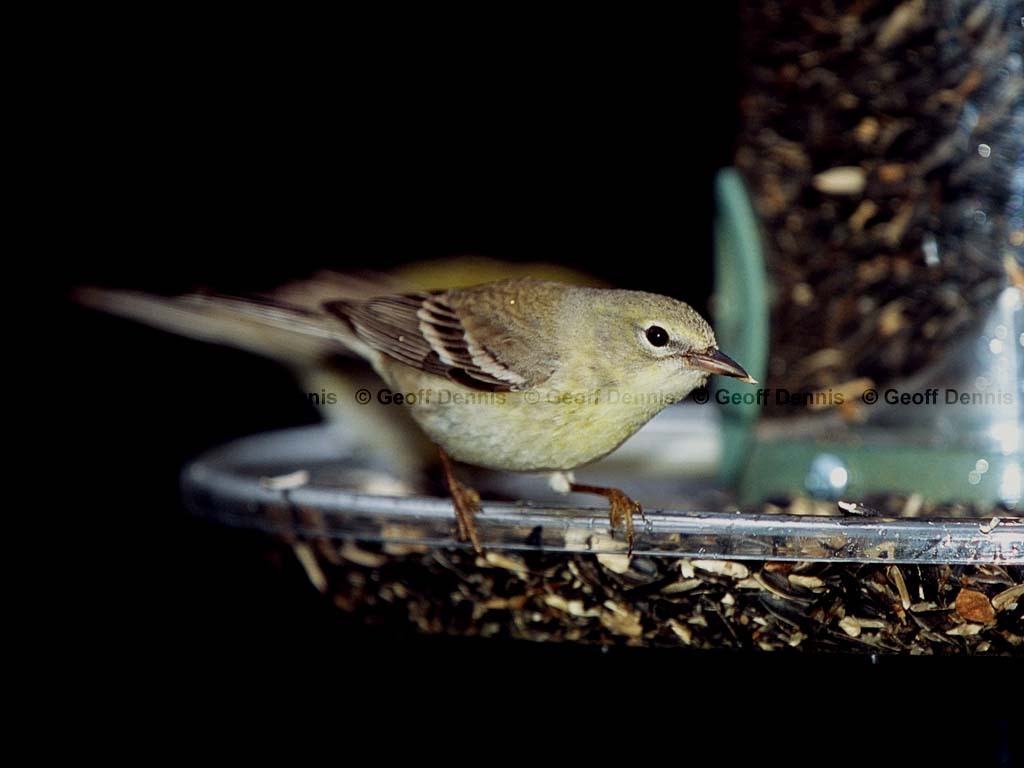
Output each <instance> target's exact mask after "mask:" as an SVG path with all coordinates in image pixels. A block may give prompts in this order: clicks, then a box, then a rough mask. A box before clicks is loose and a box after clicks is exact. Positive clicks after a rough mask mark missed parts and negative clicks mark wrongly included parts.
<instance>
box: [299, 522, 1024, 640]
mask: <svg viewBox="0 0 1024 768" xmlns="http://www.w3.org/2000/svg"><path fill="white" fill-rule="evenodd" d="M294 546H295V548H296V552H297V554H298V555H299V559H300V561H301V562H302V563H303V564H304V565H305V567H306V569H307V573H309V575H310V577H311V579H312V580H313V582H314V583H315V584H316V585H317V586H318V587H319V588H320V589H321V590H322V591H323V592H325V593H326V594H328V595H329V596H330V597H331V598H332V599H333V601H334V603H335V604H336V606H337V607H338V608H340V609H341V610H342V611H344V612H346V613H347V614H348V615H349V616H350V618H351V619H353V620H356V621H360V622H365V623H369V624H378V625H379V624H390V625H392V626H395V627H408V626H410V625H411V626H412V627H414V628H415V629H416V630H417V631H419V632H423V633H430V634H451V635H464V636H484V637H501V638H513V639H522V640H531V641H539V642H575V643H586V644H599V645H633V646H676V647H690V648H737V649H760V650H764V651H773V650H787V649H788V650H793V649H796V650H801V651H812V650H813V651H835V652H863V653H898V654H993V655H1011V656H1022V655H1024V619H1022V606H1024V567H1021V566H1009V567H1002V566H996V565H977V566H953V565H929V566H915V565H895V564H891V565H885V564H870V565H864V564H851V563H812V562H803V563H801V562H797V563H791V562H765V561H743V562H740V561H729V560H680V559H673V558H663V557H638V556H634V557H632V558H628V557H626V556H625V555H624V554H611V555H587V554H581V555H561V554H543V553H529V554H516V553H509V552H497V551H496V552H489V553H487V554H486V555H484V556H477V555H475V554H473V553H471V552H467V551H464V550H454V549H448V550H440V549H426V548H424V547H420V546H410V545H401V546H395V545H384V546H383V548H382V547H381V546H380V545H373V544H368V543H363V544H359V543H355V542H349V543H347V544H345V545H344V546H342V547H340V548H339V547H337V546H332V545H330V544H328V543H327V542H326V541H322V540H321V541H319V542H317V541H313V542H302V543H296V544H294Z"/></svg>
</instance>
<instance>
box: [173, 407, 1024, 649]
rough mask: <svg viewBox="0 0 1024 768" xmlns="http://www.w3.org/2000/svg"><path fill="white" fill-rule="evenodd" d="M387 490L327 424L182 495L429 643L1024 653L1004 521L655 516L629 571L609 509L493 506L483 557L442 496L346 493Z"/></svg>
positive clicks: (654, 476)
mask: <svg viewBox="0 0 1024 768" xmlns="http://www.w3.org/2000/svg"><path fill="white" fill-rule="evenodd" d="M684 420H685V419H674V418H673V417H671V416H670V417H669V418H667V419H664V420H663V421H662V426H661V428H660V434H656V435H653V436H651V435H649V434H648V435H647V436H646V437H645V436H643V433H642V436H641V437H640V439H639V441H638V443H637V444H635V445H633V446H632V447H630V445H629V444H627V446H625V447H624V448H623V454H624V455H623V458H622V462H623V463H625V464H629V463H630V462H631V455H632V454H637V453H640V452H643V451H644V450H646V447H645V445H644V440H645V439H653V440H657V441H659V442H661V443H662V444H663V443H664V440H665V439H666V438H669V437H670V436H671V435H670V434H669V433H671V432H672V430H673V429H676V428H677V427H678V428H681V425H682V423H683V421H684ZM691 426H692V424H691ZM657 431H658V430H655V432H657ZM709 434H711V432H710V431H709ZM633 458H634V459H635V458H636V457H635V455H634V456H633ZM614 466H615V465H614V464H610V465H609V473H608V474H611V475H612V476H613V478H614V475H615V472H614ZM651 469H652V472H651V477H650V478H648V479H646V480H645V479H644V477H643V476H640V477H639V479H638V478H637V477H634V478H633V480H632V481H631V482H630V483H629V485H628V490H629V491H630V492H631V494H632V495H634V496H636V497H637V498H638V499H639V500H641V501H647V498H646V497H645V495H644V491H643V489H644V488H645V487H649V489H650V493H651V494H652V495H654V496H655V497H660V498H664V497H665V485H666V476H665V474H664V472H662V473H661V475H660V476H659V473H658V471H657V470H658V467H657V466H655V467H653V468H651ZM661 469H662V470H664V469H665V468H664V467H661ZM382 477H384V478H386V474H385V473H383V472H382V470H381V469H380V467H377V466H374V465H373V463H372V461H371V460H369V459H368V458H367V455H366V454H365V452H360V451H359V450H358V449H357V447H356V446H355V445H353V443H352V442H351V441H350V439H349V438H348V437H347V436H346V434H345V432H344V430H343V429H341V428H339V427H337V426H321V427H312V428H302V429H296V430H289V431H285V432H279V433H272V434H266V435H259V436H255V437H252V438H248V439H245V440H242V441H239V442H236V443H233V444H231V445H228V446H226V447H223V448H221V449H218V450H215V451H213V452H211V453H209V454H207V455H205V456H203V457H201V458H200V459H199V460H197V461H196V462H194V463H193V464H191V465H190V466H189V467H188V468H187V469H186V471H185V474H184V478H183V483H184V491H185V496H186V499H187V503H188V505H189V507H190V508H191V510H192V511H193V513H194V514H197V515H199V516H201V517H204V518H210V519H214V520H217V521H220V522H222V523H226V524H229V525H232V526H238V527H243V528H251V529H258V530H262V531H264V532H266V533H267V534H270V535H272V536H273V537H274V538H275V539H276V540H278V541H279V542H283V543H285V544H286V545H289V546H291V547H293V548H294V550H295V553H296V555H297V557H298V559H299V561H300V562H301V563H302V565H303V566H304V567H305V568H306V571H307V573H308V575H309V577H310V579H311V581H312V582H313V583H314V584H315V585H316V586H317V588H319V589H320V590H321V591H323V592H325V593H326V594H328V595H330V596H331V597H332V598H333V600H334V602H335V604H336V605H338V607H339V608H340V609H342V610H345V611H347V612H349V613H352V614H355V615H356V616H357V617H358V616H362V617H363V618H365V619H367V620H373V621H375V622H379V621H381V620H385V621H397V622H410V623H412V624H414V625H416V626H417V627H418V628H419V629H420V630H422V631H424V632H434V633H448V634H467V635H474V634H480V635H494V636H503V637H514V638H523V639H530V640H543V641H571V642H583V643H600V644H615V643H626V644H631V645H662V646H663V645H677V646H691V647H753V648H761V649H765V650H769V649H784V648H799V649H803V650H837V651H862V652H871V653H877V652H891V653H999V654H1011V655H1012V654H1021V653H1024V646H1022V638H1024V626H1022V619H1021V604H1022V603H1024V520H1021V519H1019V518H1016V517H1013V516H1009V515H1007V514H1005V513H1003V514H994V515H992V516H987V517H985V518H983V519H979V518H959V519H929V518H910V519H894V518H882V517H859V516H844V515H841V514H838V511H837V513H836V514H834V515H780V514H764V513H757V514H747V513H740V512H737V511H736V510H735V508H733V509H731V510H725V511H723V510H721V509H720V510H715V509H702V508H700V507H694V508H682V509H651V508H648V509H647V521H646V522H642V521H639V520H638V521H637V536H636V543H635V547H634V551H633V554H632V557H628V556H627V555H626V552H625V544H624V543H623V541H622V540H621V533H616V535H614V536H612V535H609V530H608V514H607V511H606V508H605V507H604V506H602V505H599V504H595V505H594V506H588V507H586V508H583V507H571V506H568V505H566V504H565V503H562V504H556V503H546V502H545V503H543V504H539V503H525V502H519V503H505V502H489V501H486V500H485V502H484V504H483V512H482V514H481V515H480V516H479V518H478V520H479V531H480V537H481V541H482V543H483V545H484V548H485V554H484V555H482V556H479V555H477V554H475V553H474V552H473V551H472V550H471V549H469V548H468V547H467V546H465V545H463V544H459V543H456V542H455V541H454V540H453V536H452V532H453V529H454V517H453V512H452V508H451V503H450V501H448V500H447V499H442V498H430V497H424V496H387V495H380V494H377V493H363V492H355V491H353V490H351V488H352V487H360V486H363V487H365V486H366V483H367V482H368V478H369V482H370V483H371V484H372V483H378V484H379V483H380V482H381V481H380V478H382ZM375 478H376V479H375ZM614 479H617V478H614ZM676 485H677V486H678V485H679V483H678V481H677V482H676ZM691 485H692V484H691ZM637 488H640V489H641V490H639V491H637V490H636V489H637ZM698 496H699V494H698ZM485 498H486V494H485ZM524 498H530V497H529V496H524ZM572 498H573V499H575V498H578V497H572ZM679 498H680V499H681V500H683V502H682V503H687V504H688V503H691V502H689V501H686V499H687V497H685V496H679ZM695 498H696V497H695ZM704 498H715V497H714V496H713V495H710V496H709V495H708V494H704ZM719 498H720V497H719ZM719 506H720V507H725V506H726V505H725V504H721V503H719Z"/></svg>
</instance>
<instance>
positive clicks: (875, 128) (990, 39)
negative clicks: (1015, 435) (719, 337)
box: [736, 0, 1024, 391]
mask: <svg viewBox="0 0 1024 768" xmlns="http://www.w3.org/2000/svg"><path fill="white" fill-rule="evenodd" d="M1020 11H1021V4H1020V3H1019V2H1006V1H1002V0H995V1H993V0H984V1H982V2H976V3H971V2H961V1H960V0H935V1H934V2H925V0H906V2H902V3H894V2H881V1H877V0H854V1H853V2H829V3H823V4H813V3H812V4H807V3H805V4H796V5H794V4H792V3H786V2H781V0H767V1H766V2H745V3H743V5H742V9H741V12H740V25H741V47H740V56H741V62H740V65H741V72H742V73H743V77H744V78H745V81H744V85H743V95H742V98H741V105H740V111H741V118H740V120H741V129H740V138H739V148H738V151H737V155H736V165H737V166H738V167H739V168H740V169H741V171H742V173H743V174H744V176H745V178H746V179H747V182H748V186H749V189H750V191H751V194H752V198H753V202H754V206H755V209H756V211H757V213H758V215H759V218H760V221H761V223H762V231H763V233H764V235H765V245H766V248H767V261H768V269H769V275H770V280H771V283H772V291H773V297H772V350H771V355H772V357H771V364H770V379H771V381H770V384H771V385H772V386H775V387H785V388H788V389H790V390H795V391H808V390H816V389H821V388H825V387H829V386H836V385H842V384H844V383H846V382H850V381H853V380H857V379H862V378H868V379H871V380H872V381H874V382H875V383H877V384H882V383H886V382H890V381H893V380H896V379H898V378H899V377H901V376H905V375H910V374H913V373H916V372H918V371H920V370H921V369H923V368H925V367H927V366H928V365H929V364H930V363H932V362H935V361H936V360H938V359H939V358H940V357H941V356H942V355H943V354H946V353H948V352H949V350H950V348H951V346H952V344H953V342H954V341H955V340H956V339H957V338H959V337H961V336H962V335H963V334H964V333H965V332H966V331H969V329H971V328H972V327H973V326H974V325H975V324H976V323H977V322H978V321H979V320H980V319H981V318H982V317H983V316H984V314H985V312H986V309H988V308H990V307H991V306H992V302H993V299H994V297H995V296H996V295H997V294H998V292H999V291H1000V290H1001V289H1002V288H1003V286H1005V285H1006V284H1007V281H1008V276H1007V273H1010V274H1011V275H1012V274H1019V270H1020V265H1021V263H1022V261H1021V260H1022V257H1021V253H1022V249H1024V224H1022V221H1024V210H1022V206H1024V203H1022V200H1021V190H1019V189H1014V188H1013V184H1014V183H1019V179H1020V176H1021V174H1022V173H1024V106H1022V104H1024V66H1022V53H1024V29H1022V28H1021V22H1020V16H1021V14H1020ZM1015 175H1016V178H1017V179H1018V181H1017V182H1014V178H1015Z"/></svg>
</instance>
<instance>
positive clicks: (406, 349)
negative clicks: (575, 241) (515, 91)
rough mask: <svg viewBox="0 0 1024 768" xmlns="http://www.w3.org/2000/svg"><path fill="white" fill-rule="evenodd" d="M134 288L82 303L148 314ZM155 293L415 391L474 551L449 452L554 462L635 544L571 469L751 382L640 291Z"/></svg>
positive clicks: (693, 328) (621, 501)
mask: <svg viewBox="0 0 1024 768" xmlns="http://www.w3.org/2000/svg"><path fill="white" fill-rule="evenodd" d="M133 296H134V298H133ZM138 297H139V295H137V294H136V295H132V294H118V293H116V292H107V291H97V290H96V289H83V291H81V292H80V293H79V300H80V301H81V302H82V303H85V304H89V305H92V306H97V307H100V308H103V309H107V310H109V311H113V312H115V313H118V314H128V315H132V316H135V317H139V318H141V319H146V315H147V313H148V312H149V310H146V309H145V304H144V303H143V305H138V306H136V305H137V304H138V302H139V300H140V299H139V298H138ZM133 301H134V302H136V305H133V304H132V302H133ZM157 301H158V302H162V304H158V303H156V302H154V303H153V305H152V306H153V308H154V310H155V311H156V310H158V311H159V312H161V313H163V314H164V315H168V313H172V314H173V312H176V311H181V310H182V309H184V310H186V311H188V312H198V313H204V314H210V313H225V312H226V313H227V314H228V315H231V316H234V317H237V318H245V319H247V320H250V321H251V320H256V321H259V322H261V323H263V324H265V325H270V326H273V327H275V328H278V329H286V330H288V331H290V332H295V333H298V334H300V335H306V336H309V337H316V338H318V339H319V340H321V341H323V340H327V341H329V342H331V343H336V344H337V345H340V346H342V347H345V348H347V349H348V350H350V351H352V352H354V353H355V354H357V355H359V356H361V357H363V358H365V359H366V360H367V361H368V362H369V363H370V364H371V365H372V366H373V368H374V370H375V371H376V372H377V374H378V375H379V376H380V377H381V378H382V379H383V380H384V381H385V382H386V383H387V385H388V386H389V387H390V388H391V389H392V390H393V391H395V392H415V393H419V396H418V397H416V398H410V399H414V400H415V402H413V403H412V404H409V405H408V408H409V411H410V413H411V415H412V417H413V418H414V420H415V421H416V422H417V423H418V424H419V426H420V427H421V428H422V429H423V431H424V432H425V433H426V434H427V436H428V437H429V438H430V439H431V440H432V441H433V442H434V443H435V444H436V445H437V446H438V448H439V449H440V457H441V465H442V468H443V470H444V473H445V478H446V481H447V484H448V488H449V491H450V492H451V496H452V500H453V504H454V508H455V517H456V524H457V534H458V538H459V539H460V540H462V541H468V542H470V543H471V544H472V546H473V547H474V548H475V549H476V550H477V551H480V550H481V544H480V538H479V536H478V533H477V527H476V522H475V516H476V514H477V512H479V508H480V497H479V496H478V494H477V493H476V492H475V491H473V490H472V489H471V488H469V487H467V486H465V485H463V484H462V483H461V482H459V481H458V479H457V478H456V476H455V472H454V467H453V465H452V461H453V460H454V461H459V462H463V463H465V464H471V465H475V466H479V467H484V468H488V469H494V470H506V471H514V472H552V473H560V477H562V478H563V487H564V488H565V489H566V490H571V491H575V492H580V493H590V494H598V495H601V496H604V497H605V498H607V499H608V502H609V505H610V518H611V526H612V529H613V530H615V529H618V528H619V527H622V528H624V531H625V536H626V541H627V546H628V551H629V552H632V549H633V543H634V538H635V533H634V521H633V518H634V516H635V515H641V516H642V515H643V510H642V507H641V506H640V505H639V504H638V503H636V502H635V501H633V500H632V499H630V498H629V497H628V496H627V495H626V494H625V493H623V492H622V491H620V490H618V489H615V488H605V487H601V486H592V485H583V484H579V483H576V482H575V481H574V479H573V478H572V476H571V474H569V473H570V472H571V470H573V469H575V468H577V467H580V466H583V465H585V464H589V463H590V462H593V461H596V460H597V459H600V458H602V457H603V456H606V455H607V454H609V453H611V452H612V451H614V450H615V449H616V448H617V447H618V446H619V445H621V444H622V443H623V442H624V441H625V440H626V439H627V438H629V437H630V436H631V435H633V434H634V433H635V432H636V431H637V430H638V429H640V427H642V426H643V425H644V424H646V423H647V422H648V421H649V420H650V419H651V418H653V417H654V416H655V415H656V414H657V413H658V412H659V411H661V410H662V409H663V408H664V407H665V406H667V405H670V404H671V403H674V402H677V401H679V400H682V399H683V398H684V397H686V395H687V394H689V393H690V392H691V391H692V390H693V389H695V388H697V387H700V386H701V385H703V384H704V383H705V382H706V381H707V378H708V376H709V375H710V374H718V375H722V376H732V377H735V378H738V379H740V380H742V381H745V382H749V383H756V382H755V380H754V379H752V378H751V377H750V376H749V375H748V374H747V372H746V371H745V370H744V369H743V368H742V367H741V366H740V365H739V364H738V363H736V362H735V361H733V360H732V359H730V358H729V357H727V356H726V355H725V354H723V353H722V352H721V351H719V349H718V345H717V342H716V340H715V335H714V332H713V331H712V329H711V326H710V325H708V323H707V322H706V321H705V320H704V319H703V318H702V317H701V316H700V315H699V314H698V313H697V312H696V311H695V310H693V309H692V308H691V307H690V306H689V305H687V304H685V303H683V302H680V301H676V300H675V299H671V298H668V297H665V296H659V295H657V294H652V293H644V292H640V291H627V290H617V289H608V288H591V287H582V286H576V285H568V284H563V283H558V282H552V281H547V280H538V279H534V278H516V279H507V280H499V281H496V282H489V283H484V284H481V285H476V286H472V287H467V288H454V289H450V290H443V291H423V292H415V293H403V294H394V295H385V296H380V297H376V298H369V299H354V300H353V299H342V300H325V301H320V302H319V304H318V305H317V306H314V307H310V306H308V305H303V306H301V307H300V306H292V305H286V304H282V303H279V302H250V301H246V300H242V299H233V298H226V297H219V296H203V295H193V296H185V297H180V298H179V299H170V300H157ZM168 302H172V303H170V304H169V303H168ZM173 302H177V303H176V304H174V303H173ZM140 306H142V307H143V308H142V309H141V310H140ZM133 307H134V308H133ZM175 323H177V325H181V322H180V321H174V322H170V321H168V320H167V319H166V318H165V320H164V322H157V324H161V325H165V326H167V325H173V324H175Z"/></svg>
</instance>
